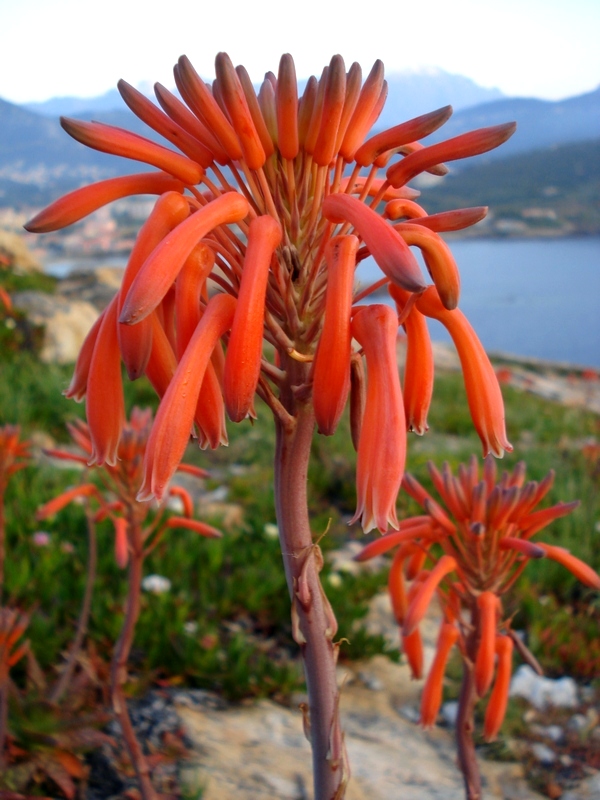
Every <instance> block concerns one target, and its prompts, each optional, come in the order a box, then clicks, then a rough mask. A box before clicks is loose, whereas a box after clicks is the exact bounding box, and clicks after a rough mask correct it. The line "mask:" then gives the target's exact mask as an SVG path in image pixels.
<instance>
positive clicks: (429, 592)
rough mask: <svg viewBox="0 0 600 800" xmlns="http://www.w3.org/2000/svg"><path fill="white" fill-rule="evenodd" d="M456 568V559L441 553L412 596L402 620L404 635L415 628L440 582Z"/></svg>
mask: <svg viewBox="0 0 600 800" xmlns="http://www.w3.org/2000/svg"><path fill="white" fill-rule="evenodd" d="M455 569H456V559H454V558H453V557H452V556H448V555H443V556H442V557H441V558H440V560H439V561H438V563H437V564H436V565H435V567H434V568H433V569H432V570H431V572H430V573H429V575H428V577H427V578H426V579H425V581H423V583H422V585H421V586H420V588H419V590H418V592H417V593H416V595H415V597H414V598H413V600H412V602H411V604H410V607H409V609H408V612H407V614H406V618H405V620H404V627H403V629H402V631H403V634H404V636H410V634H411V633H412V632H413V631H414V630H415V628H416V627H417V625H418V624H419V623H420V622H421V620H422V619H423V617H424V616H425V614H426V613H427V609H428V608H429V603H430V602H431V598H432V597H433V594H434V592H435V590H436V589H437V587H438V586H439V584H440V582H441V581H442V580H443V579H444V578H445V577H446V575H448V574H449V573H450V572H453V571H454V570H455Z"/></svg>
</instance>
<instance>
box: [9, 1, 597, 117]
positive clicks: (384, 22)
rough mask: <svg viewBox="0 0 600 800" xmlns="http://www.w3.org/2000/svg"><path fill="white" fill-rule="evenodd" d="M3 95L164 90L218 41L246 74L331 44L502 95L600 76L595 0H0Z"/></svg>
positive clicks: (389, 66)
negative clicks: (433, 70)
mask: <svg viewBox="0 0 600 800" xmlns="http://www.w3.org/2000/svg"><path fill="white" fill-rule="evenodd" d="M0 35H1V46H0V97H2V98H3V99H5V100H9V101H11V102H14V103H25V102H33V101H41V100H46V99H48V98H50V97H65V96H78V97H94V96H96V95H99V94H103V93H104V92H106V91H107V90H108V89H110V88H112V87H114V86H115V84H116V83H117V81H118V80H119V78H125V79H126V80H127V81H128V82H129V83H131V84H133V85H139V84H140V83H142V82H146V81H149V82H151V83H154V82H155V81H160V82H161V83H163V84H165V85H166V86H168V87H171V86H173V79H172V67H173V64H174V63H175V62H176V61H177V59H178V57H179V56H180V55H181V54H183V53H185V54H186V55H187V56H188V57H189V58H190V60H191V62H192V63H193V64H194V66H195V67H196V69H197V70H198V72H199V73H200V74H201V75H203V76H204V77H205V78H207V79H208V78H212V77H213V76H214V66H213V65H214V56H215V54H216V53H217V52H218V51H220V50H224V51H226V52H228V53H229V55H230V56H231V58H232V60H233V61H234V63H235V64H240V63H241V64H244V65H245V66H246V68H247V69H248V71H249V73H250V75H251V77H252V79H253V80H254V81H255V82H259V81H261V80H262V77H263V75H264V73H265V71H267V70H272V71H273V72H275V73H276V72H277V67H278V63H279V58H280V56H281V54H282V53H283V52H289V53H291V54H292V55H293V56H294V60H295V63H296V72H297V75H298V77H299V78H300V77H307V76H309V75H311V74H313V73H314V74H317V75H319V74H320V72H321V69H322V67H323V66H324V65H325V64H326V63H328V62H329V60H330V58H331V56H332V55H333V54H334V53H341V55H342V56H343V57H344V60H345V61H346V65H347V66H349V65H350V64H351V63H352V62H353V61H358V62H359V63H360V64H361V66H362V67H363V74H366V73H367V72H368V70H369V69H370V67H371V65H372V64H373V62H374V61H375V60H376V59H377V58H381V59H382V61H383V62H384V64H385V67H386V72H387V73H390V72H395V71H404V70H409V69H418V68H422V67H427V66H434V67H439V68H441V69H443V70H445V71H447V72H450V73H454V74H458V75H465V76H467V77H469V78H471V79H472V80H474V81H475V82H476V83H478V84H480V85H481V86H484V87H488V88H491V87H496V88H499V89H500V90H501V91H502V92H504V93H505V94H506V95H509V96H528V97H539V98H543V99H548V100H558V99H562V98H564V97H571V96H573V95H577V94H582V93H584V92H588V91H592V90H593V89H595V88H597V87H598V85H599V84H600V47H599V46H598V41H600V2H598V0H569V2H568V3H567V2H565V0H494V1H493V2H492V1H491V0H425V1H424V2H421V3H417V2H414V0H413V2H406V0H405V2H401V1H400V0H362V2H357V1H356V0H345V2H339V0H297V2H296V3H291V2H286V0H253V2H250V0H208V1H207V0H174V1H173V0H171V2H169V0H161V2H156V0H95V2H93V3H92V2H90V0H0Z"/></svg>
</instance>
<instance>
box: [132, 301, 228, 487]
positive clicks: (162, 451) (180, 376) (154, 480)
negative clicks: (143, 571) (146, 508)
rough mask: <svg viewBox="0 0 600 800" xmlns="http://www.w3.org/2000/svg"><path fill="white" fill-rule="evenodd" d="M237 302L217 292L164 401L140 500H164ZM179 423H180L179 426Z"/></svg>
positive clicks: (149, 450)
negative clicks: (217, 345)
mask: <svg viewBox="0 0 600 800" xmlns="http://www.w3.org/2000/svg"><path fill="white" fill-rule="evenodd" d="M235 306H236V301H235V300H234V299H233V298H232V297H229V296H227V295H217V296H216V297H214V298H213V299H212V300H211V301H210V303H209V304H208V306H207V308H206V311H205V313H204V316H203V317H202V319H201V321H200V322H199V323H198V327H197V328H196V331H195V333H194V335H193V336H192V339H191V340H190V343H189V345H188V347H187V349H186V351H185V354H184V356H183V358H182V359H181V361H180V362H179V365H178V367H177V369H176V371H175V374H174V376H173V379H172V381H171V383H170V384H169V387H168V389H167V391H166V392H165V395H164V397H163V399H162V401H161V404H160V406H159V409H158V413H157V415H156V419H155V421H154V426H153V428H152V432H151V434H150V438H149V440H148V447H147V449H146V456H145V460H144V483H143V485H142V488H141V489H140V492H139V495H138V499H140V500H147V499H149V498H150V497H156V498H157V500H160V499H162V497H163V494H164V492H165V491H166V488H167V484H168V482H169V480H170V479H171V477H172V476H173V473H174V472H175V470H176V469H177V465H178V464H179V462H180V461H181V457H182V455H183V451H184V450H185V446H186V444H187V442H188V440H189V437H190V432H191V428H192V420H193V418H194V411H195V409H196V403H197V400H198V392H199V391H200V386H201V385H202V380H203V378H204V373H205V371H206V367H207V365H208V363H209V360H210V355H211V353H212V350H213V348H214V346H215V343H216V342H217V340H218V339H219V338H220V337H221V336H222V335H223V334H224V333H225V332H226V331H228V330H229V329H230V328H231V324H232V322H233V315H234V312H235ZM175 423H176V425H175Z"/></svg>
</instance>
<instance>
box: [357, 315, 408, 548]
mask: <svg viewBox="0 0 600 800" xmlns="http://www.w3.org/2000/svg"><path fill="white" fill-rule="evenodd" d="M397 327H398V322H397V319H396V315H395V313H394V312H393V311H392V309H391V308H389V307H388V306H382V305H374V306H366V307H364V308H361V309H360V310H359V311H358V312H357V313H356V314H355V316H354V318H353V320H352V333H353V335H354V338H355V339H357V340H358V342H359V343H360V344H361V345H362V346H363V348H364V351H365V357H366V361H367V379H368V383H367V400H366V404H365V415H364V419H363V424H362V430H361V434H360V441H359V444H358V458H357V466H356V487H357V495H358V503H357V509H356V514H355V515H354V517H353V519H352V522H355V521H356V520H358V519H360V520H361V524H362V526H363V529H364V530H365V531H370V530H371V529H372V528H374V527H377V528H379V530H380V531H381V532H382V533H385V531H387V529H388V527H389V526H390V525H391V526H392V527H393V528H397V527H398V520H397V519H396V509H395V503H396V497H397V495H398V490H399V489H400V484H401V482H402V475H403V472H404V460H405V451H406V422H405V419H404V406H403V403H402V392H401V389H400V378H399V376H398V367H397V364H396V331H397ZM382 431H385V435H383V436H382Z"/></svg>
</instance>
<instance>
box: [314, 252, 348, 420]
mask: <svg viewBox="0 0 600 800" xmlns="http://www.w3.org/2000/svg"><path fill="white" fill-rule="evenodd" d="M357 250H358V239H357V238H356V236H337V237H335V238H334V239H331V240H330V241H329V242H328V244H327V248H326V250H325V258H326V260H327V266H328V270H329V280H328V282H327V295H326V299H325V321H324V323H323V332H322V333H321V338H320V339H319V346H318V348H317V353H316V355H315V365H314V373H313V402H314V407H315V418H316V420H317V425H318V426H319V431H320V432H321V433H324V434H327V435H331V434H332V433H333V432H334V431H335V429H336V427H337V424H338V422H339V419H340V417H341V415H342V411H343V410H344V406H345V405H346V398H347V396H348V391H349V389H350V353H351V349H352V337H351V334H350V310H351V307H352V289H353V286H354V269H355V267H356V252H357Z"/></svg>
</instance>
